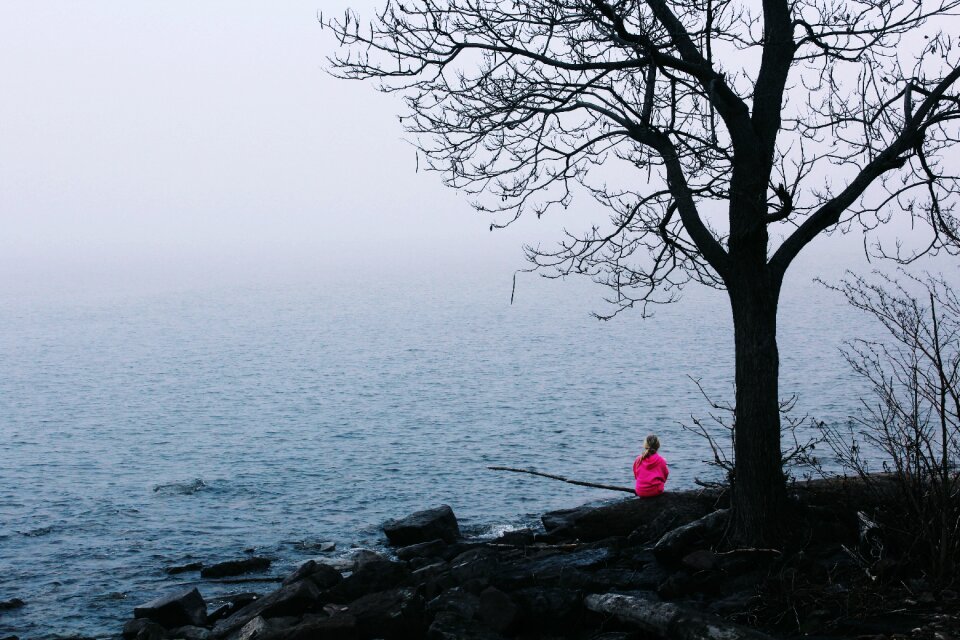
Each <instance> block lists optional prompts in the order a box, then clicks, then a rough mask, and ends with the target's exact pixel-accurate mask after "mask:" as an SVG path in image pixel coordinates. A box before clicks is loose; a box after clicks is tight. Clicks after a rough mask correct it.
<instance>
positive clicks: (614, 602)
mask: <svg viewBox="0 0 960 640" xmlns="http://www.w3.org/2000/svg"><path fill="white" fill-rule="evenodd" d="M584 604H585V605H586V607H587V609H589V610H591V611H596V612H597V613H606V614H610V615H614V616H616V617H618V618H620V619H621V620H623V621H624V622H629V623H631V624H634V625H636V626H637V627H639V628H640V629H642V630H643V631H646V632H648V633H653V634H656V635H657V636H659V637H661V638H670V640H771V638H770V636H768V635H766V634H764V633H760V632H759V631H754V630H753V629H748V628H747V627H743V626H740V625H738V624H733V623H732V622H727V621H726V620H723V619H722V618H718V617H717V616H713V615H710V614H708V613H702V612H700V611H697V610H694V609H691V608H689V607H683V606H680V605H677V604H673V603H672V602H655V601H653V600H647V599H646V598H638V597H636V596H625V595H619V594H614V593H606V594H592V595H588V596H587V597H586V598H584Z"/></svg>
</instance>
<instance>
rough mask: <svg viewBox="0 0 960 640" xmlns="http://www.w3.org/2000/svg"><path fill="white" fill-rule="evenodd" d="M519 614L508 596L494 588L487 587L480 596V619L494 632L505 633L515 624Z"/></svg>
mask: <svg viewBox="0 0 960 640" xmlns="http://www.w3.org/2000/svg"><path fill="white" fill-rule="evenodd" d="M519 613H520V610H519V609H518V608H517V605H516V604H514V602H513V600H512V599H511V598H510V596H508V595H507V594H505V593H504V592H503V591H500V590H499V589H497V588H496V587H487V588H486V589H484V590H483V592H482V593H481V594H480V611H479V616H480V619H481V620H482V621H483V623H484V624H485V625H487V626H488V627H490V628H491V629H493V630H494V631H497V632H499V633H506V632H507V631H508V630H509V629H511V628H512V627H513V626H514V625H515V624H516V622H517V617H518V615H519Z"/></svg>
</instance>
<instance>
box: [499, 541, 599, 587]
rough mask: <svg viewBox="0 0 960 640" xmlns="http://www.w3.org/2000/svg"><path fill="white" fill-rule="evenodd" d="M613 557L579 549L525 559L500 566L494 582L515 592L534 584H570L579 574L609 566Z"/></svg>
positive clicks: (595, 551) (591, 550)
mask: <svg viewBox="0 0 960 640" xmlns="http://www.w3.org/2000/svg"><path fill="white" fill-rule="evenodd" d="M613 557H614V555H613V552H612V551H611V550H610V549H607V548H605V547H600V548H596V549H579V550H577V551H573V552H571V553H549V554H545V555H543V556H541V557H534V558H529V559H523V560H519V561H516V562H510V563H508V564H506V565H504V566H501V567H500V568H499V569H498V570H497V572H496V575H495V576H494V577H493V581H494V582H495V583H496V584H497V585H498V586H501V587H503V588H507V589H515V588H519V587H525V586H529V585H533V584H538V585H548V584H551V585H552V584H556V585H557V586H560V585H562V584H568V585H569V584H570V581H569V580H564V579H565V578H572V577H573V576H575V575H576V574H577V573H578V572H584V571H592V570H595V569H600V568H602V567H605V566H607V565H608V564H609V563H610V561H611V560H612V559H613Z"/></svg>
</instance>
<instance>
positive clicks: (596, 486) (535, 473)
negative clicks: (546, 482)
mask: <svg viewBox="0 0 960 640" xmlns="http://www.w3.org/2000/svg"><path fill="white" fill-rule="evenodd" d="M487 469H493V470H494V471H513V472H514V473H529V474H530V475H533V476H542V477H544V478H552V479H554V480H560V481H561V482H569V483H570V484H576V485H579V486H581V487H593V488H594V489H607V490H609V491H625V492H627V493H631V494H633V493H636V492H635V491H634V490H633V489H629V488H627V487H615V486H613V485H609V484H597V483H596V482H583V481H582V480H571V479H569V478H564V477H563V476H557V475H554V474H552V473H543V472H542V471H533V470H532V469H514V468H513V467H487Z"/></svg>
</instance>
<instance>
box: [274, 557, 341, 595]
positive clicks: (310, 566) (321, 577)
mask: <svg viewBox="0 0 960 640" xmlns="http://www.w3.org/2000/svg"><path fill="white" fill-rule="evenodd" d="M304 579H309V580H310V581H311V582H312V583H313V584H315V585H316V586H317V588H318V589H329V588H330V587H332V586H334V585H335V584H337V583H338V582H340V581H341V580H342V579H343V576H342V575H340V572H339V571H337V570H336V569H334V568H333V567H331V566H329V565H326V564H323V563H321V562H317V561H316V560H308V561H307V562H305V563H303V564H302V565H300V568H299V569H297V570H296V571H294V572H293V573H291V574H290V575H289V576H287V578H286V579H285V580H284V581H283V585H284V586H286V585H289V584H293V583H294V582H297V581H298V580H304Z"/></svg>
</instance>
